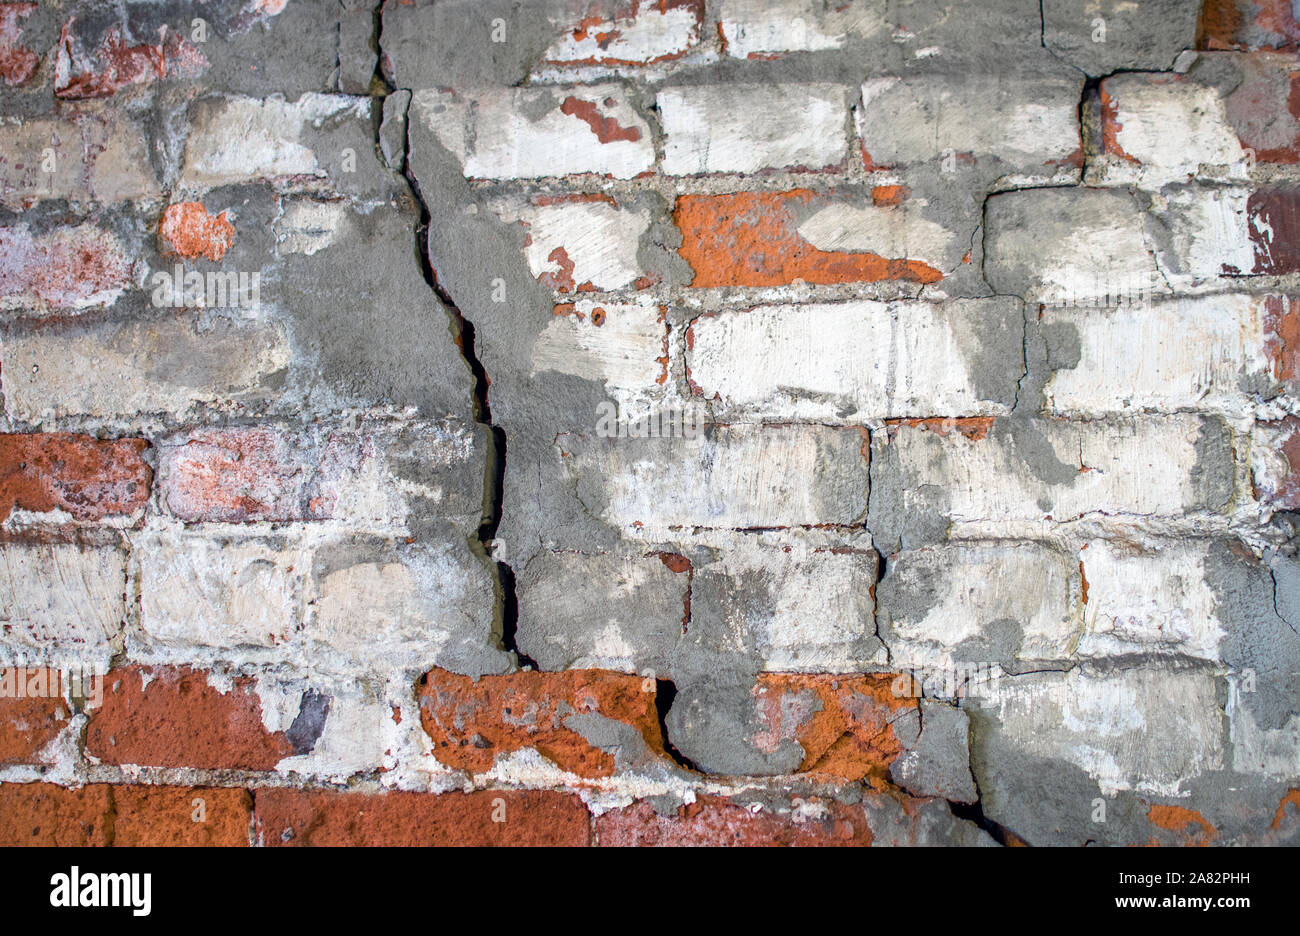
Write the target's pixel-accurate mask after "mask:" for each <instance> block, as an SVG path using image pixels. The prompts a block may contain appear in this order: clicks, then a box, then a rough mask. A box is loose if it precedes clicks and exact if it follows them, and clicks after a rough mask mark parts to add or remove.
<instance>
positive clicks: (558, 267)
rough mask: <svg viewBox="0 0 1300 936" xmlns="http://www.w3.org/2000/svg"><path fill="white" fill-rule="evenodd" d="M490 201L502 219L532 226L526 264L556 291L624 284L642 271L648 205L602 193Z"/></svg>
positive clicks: (648, 213)
mask: <svg viewBox="0 0 1300 936" xmlns="http://www.w3.org/2000/svg"><path fill="white" fill-rule="evenodd" d="M491 207H492V209H493V210H494V212H495V213H496V214H497V216H498V217H500V218H501V219H502V220H504V221H517V222H521V223H523V224H524V226H525V227H526V228H527V229H528V241H527V246H526V247H525V248H524V255H525V257H526V258H527V260H528V269H529V270H531V271H532V274H533V276H535V277H538V278H539V279H543V280H544V281H546V282H549V283H550V284H552V286H553V287H554V288H555V289H556V291H557V292H564V293H572V292H574V291H575V290H576V289H577V288H579V287H586V288H589V289H591V288H594V289H600V290H606V289H623V288H625V287H627V286H630V285H632V283H633V282H635V281H636V280H637V278H638V277H640V276H641V275H642V264H641V263H640V261H638V260H637V250H638V249H639V248H640V245H641V236H642V235H643V234H645V232H646V231H647V230H649V228H650V223H651V217H650V212H649V211H648V210H646V209H633V208H626V207H621V206H616V205H614V204H612V203H611V202H609V201H604V200H599V199H597V200H581V201H560V202H558V203H552V204H548V205H533V204H529V203H526V202H520V201H511V200H505V199H497V200H495V201H494V202H493V203H492V205H491Z"/></svg>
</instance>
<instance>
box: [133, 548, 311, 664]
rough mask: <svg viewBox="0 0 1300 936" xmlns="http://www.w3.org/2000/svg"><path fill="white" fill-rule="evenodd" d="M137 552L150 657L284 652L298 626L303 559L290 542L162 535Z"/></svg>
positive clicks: (142, 622) (305, 564)
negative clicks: (204, 651) (203, 651)
mask: <svg viewBox="0 0 1300 936" xmlns="http://www.w3.org/2000/svg"><path fill="white" fill-rule="evenodd" d="M136 547H137V548H136V555H137V556H138V557H139V562H140V594H141V600H140V630H141V632H142V635H143V640H144V642H145V643H146V644H147V645H148V647H149V648H150V650H151V651H153V652H160V653H165V652H166V651H167V650H174V651H182V652H183V651H184V649H185V648H186V647H193V646H199V647H211V648H220V649H223V650H234V649H236V648H253V647H258V648H268V647H277V646H283V645H284V644H286V643H288V642H289V641H290V640H291V639H292V638H293V636H294V634H295V632H296V631H297V629H298V627H299V625H300V622H301V620H302V615H303V604H302V596H301V594H300V593H301V587H300V585H299V581H300V579H301V578H302V575H303V573H304V572H305V571H306V570H307V568H308V559H307V552H306V551H305V550H303V549H302V548H301V547H299V546H297V545H295V544H292V543H287V542H285V541H283V540H281V541H276V540H252V539H249V540H235V541H222V540H221V539H218V538H215V537H210V536H204V535H192V534H186V533H178V532H174V531H166V532H161V533H157V534H150V535H147V536H145V537H142V538H141V539H140V540H138V541H137V544H136Z"/></svg>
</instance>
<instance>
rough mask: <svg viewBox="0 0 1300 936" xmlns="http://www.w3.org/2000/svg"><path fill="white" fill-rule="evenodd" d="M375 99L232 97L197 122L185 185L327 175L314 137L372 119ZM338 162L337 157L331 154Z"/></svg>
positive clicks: (188, 151)
mask: <svg viewBox="0 0 1300 936" xmlns="http://www.w3.org/2000/svg"><path fill="white" fill-rule="evenodd" d="M369 117H370V99H369V98H364V97H361V98H358V97H347V96H344V95H333V94H304V95H302V96H301V97H300V98H299V99H298V100H297V101H292V102H290V101H284V100H281V99H279V98H274V97H272V98H267V99H265V100H259V99H257V98H247V97H228V98H225V99H224V100H223V101H222V102H221V103H220V105H219V106H210V107H208V108H207V109H205V110H203V111H202V112H201V114H200V115H199V116H198V117H197V118H196V120H195V124H194V127H193V128H192V130H191V131H190V136H189V139H188V140H187V141H186V145H185V160H184V165H183V166H182V168H181V182H182V184H185V185H189V186H194V187H213V186H218V185H230V184H233V183H238V182H253V181H260V180H264V179H275V178H280V177H284V176H300V175H307V176H312V175H323V174H324V173H325V169H324V161H325V154H318V153H316V152H314V151H313V150H312V146H313V145H317V143H316V141H315V140H313V139H312V138H313V136H316V135H318V134H319V132H320V130H321V128H322V127H323V126H327V125H332V124H336V123H338V122H340V121H355V122H358V123H360V122H362V121H366V120H369ZM328 156H329V158H337V154H334V153H331V154H328Z"/></svg>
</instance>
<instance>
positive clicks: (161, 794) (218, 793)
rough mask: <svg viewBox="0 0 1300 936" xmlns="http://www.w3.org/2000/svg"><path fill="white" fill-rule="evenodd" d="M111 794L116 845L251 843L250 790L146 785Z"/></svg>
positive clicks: (112, 790) (121, 788)
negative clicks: (249, 834) (249, 837)
mask: <svg viewBox="0 0 1300 936" xmlns="http://www.w3.org/2000/svg"><path fill="white" fill-rule="evenodd" d="M109 793H110V795H111V797H112V802H113V811H114V821H113V840H112V844H113V845H163V846H168V847H172V846H177V845H226V846H247V845H248V827H249V822H250V820H251V818H252V814H253V798H252V797H251V796H250V795H249V794H248V791H247V790H238V789H226V788H218V787H176V786H147V785H141V786H113V787H111V788H110V789H109ZM197 800H202V801H203V802H202V809H201V810H200V808H199V806H198V804H197V803H196V801H197ZM196 819H201V820H202V821H196Z"/></svg>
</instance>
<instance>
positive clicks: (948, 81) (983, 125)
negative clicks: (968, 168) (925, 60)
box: [856, 70, 1083, 178]
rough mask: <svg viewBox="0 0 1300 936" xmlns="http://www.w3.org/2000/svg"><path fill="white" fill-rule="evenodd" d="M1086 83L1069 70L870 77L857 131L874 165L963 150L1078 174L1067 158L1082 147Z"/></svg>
mask: <svg viewBox="0 0 1300 936" xmlns="http://www.w3.org/2000/svg"><path fill="white" fill-rule="evenodd" d="M1082 87H1083V81H1082V78H1081V77H1078V76H1075V75H1071V74H1069V73H1068V72H1066V71H1064V70H1060V71H1055V70H1054V71H1051V72H1045V73H1036V74H1033V75H1031V76H1024V77H1015V76H1012V75H992V74H988V75H971V74H965V73H963V74H960V75H947V74H941V73H936V74H929V75H909V76H908V77H907V79H906V80H904V79H903V78H900V77H888V78H873V79H870V80H869V81H867V82H866V83H865V84H864V85H863V86H862V104H861V105H860V106H859V108H858V110H857V113H856V122H857V127H858V134H859V136H860V137H861V139H862V148H863V150H864V151H865V153H866V155H867V156H868V157H869V158H870V160H871V162H872V163H873V164H875V165H876V166H887V167H895V168H904V167H907V166H914V165H918V164H922V163H929V162H939V161H940V160H944V158H945V157H946V156H949V155H950V154H953V155H957V156H960V155H962V154H966V155H969V156H973V157H974V158H975V161H976V164H977V165H978V164H979V163H981V162H988V161H990V160H996V161H998V162H999V163H1000V164H1001V166H1002V168H1003V171H1004V172H1009V173H1013V174H1021V175H1025V176H1028V177H1032V178H1051V177H1053V176H1055V175H1057V174H1058V173H1059V172H1061V171H1064V172H1065V173H1066V174H1067V175H1069V174H1073V175H1077V172H1078V170H1077V169H1074V168H1073V167H1071V166H1064V167H1063V166H1062V164H1064V163H1066V162H1067V161H1070V160H1073V159H1075V158H1076V155H1077V154H1078V152H1079V151H1080V147H1081V143H1080V138H1079V118H1078V107H1079V94H1080V92H1081V91H1082ZM903 115H906V118H905V119H904V118H903ZM958 165H960V164H958ZM947 168H948V170H949V171H956V168H955V167H953V166H952V165H951V164H949V166H948V167H947Z"/></svg>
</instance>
